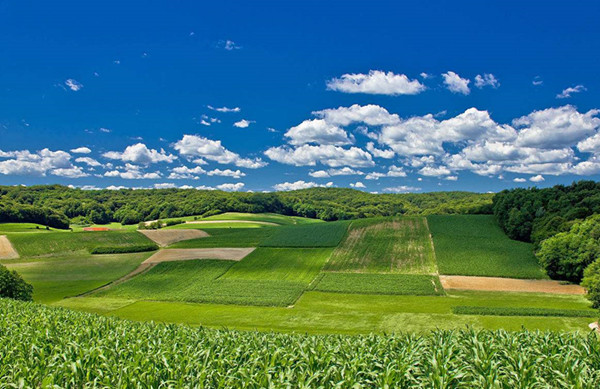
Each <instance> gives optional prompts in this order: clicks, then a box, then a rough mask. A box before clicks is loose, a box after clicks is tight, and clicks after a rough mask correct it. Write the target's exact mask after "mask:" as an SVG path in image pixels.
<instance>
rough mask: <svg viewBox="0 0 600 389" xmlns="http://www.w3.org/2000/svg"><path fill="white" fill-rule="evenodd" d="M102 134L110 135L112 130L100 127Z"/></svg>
mask: <svg viewBox="0 0 600 389" xmlns="http://www.w3.org/2000/svg"><path fill="white" fill-rule="evenodd" d="M100 132H104V133H106V134H108V133H110V132H111V130H110V129H108V128H104V127H100Z"/></svg>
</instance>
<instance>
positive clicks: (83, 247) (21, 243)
mask: <svg viewBox="0 0 600 389" xmlns="http://www.w3.org/2000/svg"><path fill="white" fill-rule="evenodd" d="M7 236H8V239H9V240H10V241H11V243H12V244H13V246H14V248H15V250H17V252H18V253H19V255H21V257H36V256H52V255H63V254H65V253H79V254H86V253H89V251H90V250H91V249H92V248H94V247H98V246H111V247H125V246H139V245H147V244H152V243H153V242H152V241H151V240H150V239H148V238H146V237H145V236H144V235H142V234H140V233H138V232H136V231H101V232H51V233H43V234H39V235H35V237H33V236H32V234H18V233H17V234H7Z"/></svg>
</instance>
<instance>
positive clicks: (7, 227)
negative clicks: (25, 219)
mask: <svg viewBox="0 0 600 389" xmlns="http://www.w3.org/2000/svg"><path fill="white" fill-rule="evenodd" d="M51 231H62V232H64V231H66V230H58V229H55V228H49V227H48V229H46V226H44V225H41V224H35V223H0V234H4V233H6V232H51Z"/></svg>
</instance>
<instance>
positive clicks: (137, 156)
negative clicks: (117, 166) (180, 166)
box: [102, 143, 177, 165]
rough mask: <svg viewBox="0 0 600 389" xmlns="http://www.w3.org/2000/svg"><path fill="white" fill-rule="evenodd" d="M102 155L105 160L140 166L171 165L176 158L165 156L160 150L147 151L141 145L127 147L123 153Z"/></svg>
mask: <svg viewBox="0 0 600 389" xmlns="http://www.w3.org/2000/svg"><path fill="white" fill-rule="evenodd" d="M102 155H103V156H104V157H105V158H109V159H118V160H121V161H123V162H133V163H137V164H141V165H149V164H151V163H157V162H167V163H171V162H173V161H174V160H176V159H177V157H176V156H174V155H172V154H167V153H166V152H165V150H163V149H160V151H157V150H154V149H149V148H148V147H146V145H145V144H143V143H136V144H134V145H131V146H127V147H126V148H125V150H124V151H123V152H118V151H108V152H106V153H104V154H102Z"/></svg>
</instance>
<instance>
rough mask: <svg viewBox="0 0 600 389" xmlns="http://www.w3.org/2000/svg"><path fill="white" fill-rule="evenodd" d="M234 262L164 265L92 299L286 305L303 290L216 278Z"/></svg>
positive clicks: (287, 284)
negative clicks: (101, 297) (106, 297)
mask: <svg viewBox="0 0 600 389" xmlns="http://www.w3.org/2000/svg"><path fill="white" fill-rule="evenodd" d="M233 264H234V262H233V261H218V260H195V261H178V262H163V263H160V264H158V265H156V266H155V267H153V268H152V269H150V270H149V271H148V272H146V273H143V274H140V275H138V276H136V277H134V278H132V279H131V280H129V281H127V282H124V283H121V284H118V285H115V286H113V287H111V288H109V289H107V290H104V291H100V292H98V293H96V294H94V295H95V296H108V297H111V298H116V297H119V298H126V299H137V300H163V301H186V302H208V303H219V304H240V305H267V306H287V305H290V304H293V303H294V301H296V300H297V299H298V297H299V296H300V294H302V292H303V291H304V288H305V285H304V284H302V283H299V282H287V281H275V280H244V279H223V278H219V277H220V276H221V275H223V274H224V273H225V272H226V271H227V270H229V269H230V267H231V266H233Z"/></svg>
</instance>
